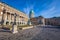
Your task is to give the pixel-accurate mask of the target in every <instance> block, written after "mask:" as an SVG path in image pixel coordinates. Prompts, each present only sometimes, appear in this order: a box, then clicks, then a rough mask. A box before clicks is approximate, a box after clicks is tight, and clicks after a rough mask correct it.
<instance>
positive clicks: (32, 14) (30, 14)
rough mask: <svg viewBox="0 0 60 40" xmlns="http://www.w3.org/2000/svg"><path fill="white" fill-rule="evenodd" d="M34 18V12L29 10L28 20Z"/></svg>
mask: <svg viewBox="0 0 60 40" xmlns="http://www.w3.org/2000/svg"><path fill="white" fill-rule="evenodd" d="M33 17H34V11H33V10H31V11H30V13H29V18H33Z"/></svg>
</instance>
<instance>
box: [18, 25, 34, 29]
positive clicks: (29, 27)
mask: <svg viewBox="0 0 60 40" xmlns="http://www.w3.org/2000/svg"><path fill="white" fill-rule="evenodd" d="M30 28H33V26H29V27H21V28H19V29H21V30H25V29H30Z"/></svg>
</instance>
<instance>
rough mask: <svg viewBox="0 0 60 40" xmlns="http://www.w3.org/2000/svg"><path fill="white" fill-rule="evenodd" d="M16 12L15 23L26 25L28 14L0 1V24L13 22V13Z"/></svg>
mask: <svg viewBox="0 0 60 40" xmlns="http://www.w3.org/2000/svg"><path fill="white" fill-rule="evenodd" d="M15 13H16V25H19V24H20V25H26V24H27V22H28V16H27V15H26V14H24V13H23V12H21V11H18V10H16V9H15V8H13V7H11V6H9V5H7V4H5V3H2V2H0V24H4V25H7V24H8V25H11V24H13V23H14V18H15V17H14V14H15Z"/></svg>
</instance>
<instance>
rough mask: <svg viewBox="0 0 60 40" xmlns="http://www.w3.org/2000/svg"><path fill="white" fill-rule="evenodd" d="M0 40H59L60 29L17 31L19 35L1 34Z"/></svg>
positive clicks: (39, 28) (0, 32)
mask: <svg viewBox="0 0 60 40" xmlns="http://www.w3.org/2000/svg"><path fill="white" fill-rule="evenodd" d="M0 40H60V29H58V28H49V27H47V28H45V27H34V28H31V29H26V30H19V33H17V34H12V33H10V32H2V31H1V30H0Z"/></svg>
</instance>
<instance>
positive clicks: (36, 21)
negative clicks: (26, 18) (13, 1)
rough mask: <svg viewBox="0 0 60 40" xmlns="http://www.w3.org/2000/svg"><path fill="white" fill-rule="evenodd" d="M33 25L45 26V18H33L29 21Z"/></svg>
mask: <svg viewBox="0 0 60 40" xmlns="http://www.w3.org/2000/svg"><path fill="white" fill-rule="evenodd" d="M30 20H31V22H32V24H33V25H45V18H43V17H42V16H39V17H34V18H31V19H30Z"/></svg>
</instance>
